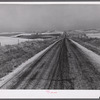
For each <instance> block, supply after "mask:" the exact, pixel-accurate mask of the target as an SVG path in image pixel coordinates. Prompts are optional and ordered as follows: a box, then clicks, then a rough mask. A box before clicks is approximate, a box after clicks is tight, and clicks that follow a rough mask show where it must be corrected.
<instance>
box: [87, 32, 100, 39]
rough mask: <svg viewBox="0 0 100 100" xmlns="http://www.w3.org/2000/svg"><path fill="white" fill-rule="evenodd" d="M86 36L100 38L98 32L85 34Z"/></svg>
mask: <svg viewBox="0 0 100 100" xmlns="http://www.w3.org/2000/svg"><path fill="white" fill-rule="evenodd" d="M87 36H88V37H91V38H100V33H95V34H87Z"/></svg>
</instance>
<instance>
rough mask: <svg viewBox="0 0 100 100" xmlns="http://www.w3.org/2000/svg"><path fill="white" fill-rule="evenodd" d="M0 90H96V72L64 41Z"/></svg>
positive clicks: (99, 83) (99, 86) (99, 81)
mask: <svg viewBox="0 0 100 100" xmlns="http://www.w3.org/2000/svg"><path fill="white" fill-rule="evenodd" d="M1 89H100V72H98V70H97V69H96V68H95V66H94V65H93V64H92V62H91V61H90V60H89V59H88V57H87V56H86V55H84V53H83V52H82V51H81V50H80V49H79V48H78V47H77V46H76V45H75V44H73V43H72V42H71V41H70V40H68V39H65V38H64V39H62V40H61V41H60V42H59V43H57V44H56V45H55V46H54V47H53V48H52V49H50V50H49V51H48V52H47V53H45V55H44V56H43V57H42V58H41V59H39V60H38V61H37V62H36V63H35V64H31V66H29V68H28V69H27V70H22V71H21V72H20V73H19V74H17V75H16V76H15V77H14V78H13V79H11V80H10V81H8V82H7V83H6V84H4V85H3V86H2V87H1Z"/></svg>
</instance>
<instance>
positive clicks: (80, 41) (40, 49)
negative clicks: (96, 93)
mask: <svg viewBox="0 0 100 100" xmlns="http://www.w3.org/2000/svg"><path fill="white" fill-rule="evenodd" d="M0 89H9V90H12V89H15V90H18V89H22V90H26V89H28V90H29V89H30V90H45V89H47V90H100V4H0ZM47 92H50V91H47Z"/></svg>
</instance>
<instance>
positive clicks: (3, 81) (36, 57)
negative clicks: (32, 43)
mask: <svg viewBox="0 0 100 100" xmlns="http://www.w3.org/2000/svg"><path fill="white" fill-rule="evenodd" d="M59 41H61V39H60V40H58V41H56V42H54V43H53V44H51V45H49V46H48V47H46V48H45V49H44V50H42V51H40V52H39V53H37V54H35V55H34V56H33V57H31V58H30V59H28V60H27V61H25V62H24V63H22V64H21V65H19V66H18V67H17V68H16V69H15V70H13V72H11V73H9V74H7V75H6V76H4V77H2V78H1V79H0V88H1V87H2V86H3V85H5V84H6V83H7V82H9V81H10V80H11V79H13V78H14V76H16V75H17V74H18V73H20V72H21V71H22V70H23V69H25V68H28V67H29V66H30V65H31V64H33V63H35V62H36V61H37V60H39V59H40V58H41V57H42V56H43V55H44V54H45V53H46V52H47V51H49V50H50V49H51V48H52V47H53V46H55V45H56V44H57V43H58V42H59Z"/></svg>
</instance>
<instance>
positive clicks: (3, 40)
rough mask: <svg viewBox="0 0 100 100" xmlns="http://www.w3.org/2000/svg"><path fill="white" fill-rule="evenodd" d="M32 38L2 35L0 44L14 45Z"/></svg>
mask: <svg viewBox="0 0 100 100" xmlns="http://www.w3.org/2000/svg"><path fill="white" fill-rule="evenodd" d="M31 40H32V39H22V38H12V37H4V36H0V45H1V46H4V45H14V44H18V43H21V42H25V41H31Z"/></svg>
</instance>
